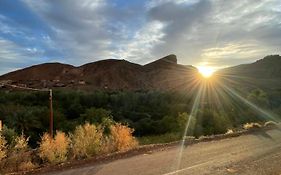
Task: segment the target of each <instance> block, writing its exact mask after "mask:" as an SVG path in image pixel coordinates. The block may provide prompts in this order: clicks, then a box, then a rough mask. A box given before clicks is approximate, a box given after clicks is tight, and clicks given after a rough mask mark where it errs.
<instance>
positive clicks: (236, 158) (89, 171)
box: [48, 130, 281, 175]
mask: <svg viewBox="0 0 281 175" xmlns="http://www.w3.org/2000/svg"><path fill="white" fill-rule="evenodd" d="M180 150H181V149H180V146H175V147H172V148H170V149H168V150H164V151H158V152H153V153H151V154H142V155H137V156H134V157H130V158H126V159H120V160H115V161H112V162H109V163H106V164H100V165H93V166H86V167H82V168H77V169H71V170H65V171H63V172H55V173H49V174H48V175H68V174H71V175H74V174H75V175H76V174H79V175H148V174H151V175H158V174H159V175H174V174H179V175H182V174H192V175H194V174H218V175H220V174H247V175H255V174H257V175H261V174H266V175H268V174H277V175H281V130H270V131H267V132H265V131H261V132H258V133H254V134H250V135H243V136H240V137H236V138H229V139H223V140H218V141H211V142H202V143H198V144H194V145H190V146H187V147H185V148H184V149H182V156H181V161H180V166H178V164H179V153H180V152H181V151H180Z"/></svg>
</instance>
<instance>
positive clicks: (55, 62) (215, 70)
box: [0, 54, 280, 76]
mask: <svg viewBox="0 0 281 175" xmlns="http://www.w3.org/2000/svg"><path fill="white" fill-rule="evenodd" d="M169 55H172V54H169ZM275 55H278V56H280V55H279V54H270V55H265V56H263V57H261V58H258V59H256V60H253V61H252V62H247V63H241V64H236V65H229V66H225V67H221V68H217V69H214V70H213V72H217V71H219V70H221V69H224V68H229V67H233V66H238V65H242V64H252V63H255V62H256V61H258V60H261V59H263V58H265V57H267V56H275ZM166 56H168V55H166ZM164 57H165V56H164ZM164 57H161V58H164ZM161 58H158V59H155V60H152V61H151V62H154V61H157V60H159V59H161ZM177 59H178V57H177ZM104 60H125V61H127V62H130V63H133V64H138V65H141V66H144V65H146V64H149V63H151V62H148V63H145V64H139V63H136V62H132V61H129V60H126V59H103V60H95V61H92V62H88V63H83V64H80V65H74V64H69V63H64V62H57V61H54V62H42V63H38V64H32V65H28V66H26V67H22V68H18V69H15V70H12V71H9V72H6V73H3V74H1V72H0V76H2V75H5V74H8V73H11V72H15V71H18V70H21V69H25V68H29V67H32V66H38V65H42V64H64V65H70V66H74V67H80V66H83V65H85V64H89V63H95V62H99V61H104ZM177 64H179V65H183V66H193V67H195V68H197V69H198V71H199V67H200V66H196V65H191V64H181V63H179V62H178V63H177Z"/></svg>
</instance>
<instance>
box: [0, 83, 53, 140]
mask: <svg viewBox="0 0 281 175" xmlns="http://www.w3.org/2000/svg"><path fill="white" fill-rule="evenodd" d="M0 85H1V86H9V87H12V88H18V89H24V90H31V91H39V92H49V101H50V104H49V105H50V131H49V134H50V136H51V137H53V133H54V113H53V91H52V89H36V88H30V87H22V86H17V85H12V84H7V83H3V82H0ZM0 127H1V125H0Z"/></svg>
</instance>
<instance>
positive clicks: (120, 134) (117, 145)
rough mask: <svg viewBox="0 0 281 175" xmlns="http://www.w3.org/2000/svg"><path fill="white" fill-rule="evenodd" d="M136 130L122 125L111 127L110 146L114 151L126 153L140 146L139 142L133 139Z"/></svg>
mask: <svg viewBox="0 0 281 175" xmlns="http://www.w3.org/2000/svg"><path fill="white" fill-rule="evenodd" d="M133 132H134V130H133V129H131V128H129V127H128V126H124V125H121V124H120V123H117V124H114V125H112V126H111V127H110V134H111V136H110V142H111V143H110V144H111V145H112V147H113V148H112V149H113V151H126V150H130V149H132V148H135V147H136V146H137V145H138V142H137V140H136V139H135V138H134V137H133V135H132V134H133Z"/></svg>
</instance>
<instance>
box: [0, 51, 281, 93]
mask: <svg viewBox="0 0 281 175" xmlns="http://www.w3.org/2000/svg"><path fill="white" fill-rule="evenodd" d="M214 76H215V77H216V78H217V80H219V81H221V82H223V83H227V84H228V85H230V86H235V87H241V88H248V89H251V88H264V89H278V88H280V87H281V56H279V55H271V56H266V57H265V58H263V59H261V60H258V61H256V62H254V63H251V64H243V65H238V66H234V67H228V68H224V69H221V70H219V71H217V72H216V73H215V75H214ZM3 81H4V82H5V83H9V84H12V85H18V86H24V87H33V88H66V89H80V90H86V91H91V90H181V91H182V90H184V91H190V90H191V89H192V87H193V85H194V84H195V83H196V81H197V82H198V70H197V69H196V68H195V67H193V66H186V65H180V64H178V63H177V57H176V55H173V54H172V55H168V56H166V57H163V58H160V59H158V60H155V61H153V62H151V63H148V64H146V65H139V64H135V63H131V62H129V61H126V60H114V59H109V60H102V61H96V62H92V63H88V64H85V65H82V66H79V67H75V66H72V65H68V64H61V63H45V64H39V65H35V66H31V67H28V68H24V69H21V70H17V71H14V72H10V73H7V74H5V75H2V76H0V85H1V82H3ZM2 84H3V83H2Z"/></svg>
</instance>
